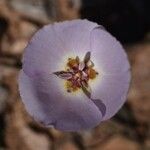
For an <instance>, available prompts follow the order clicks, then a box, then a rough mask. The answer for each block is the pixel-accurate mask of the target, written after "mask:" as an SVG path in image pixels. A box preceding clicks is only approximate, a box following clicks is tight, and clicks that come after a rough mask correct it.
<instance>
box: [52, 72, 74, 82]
mask: <svg viewBox="0 0 150 150" xmlns="http://www.w3.org/2000/svg"><path fill="white" fill-rule="evenodd" d="M53 74H55V75H57V76H58V77H59V78H61V79H65V80H68V79H71V78H72V73H70V72H66V71H58V72H54V73H53Z"/></svg>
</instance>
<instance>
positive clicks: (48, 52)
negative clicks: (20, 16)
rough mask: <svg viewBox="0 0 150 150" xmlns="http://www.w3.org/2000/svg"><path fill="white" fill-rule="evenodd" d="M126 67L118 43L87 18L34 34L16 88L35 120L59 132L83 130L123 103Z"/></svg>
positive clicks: (128, 78)
mask: <svg viewBox="0 0 150 150" xmlns="http://www.w3.org/2000/svg"><path fill="white" fill-rule="evenodd" d="M129 69H130V66H129V63H128V60H127V55H126V54H125V52H124V50H123V48H122V46H121V45H120V43H119V42H118V41H117V40H116V39H115V38H114V37H112V36H111V35H110V34H109V33H108V32H107V31H105V30H104V28H103V27H102V26H100V25H98V24H96V23H93V22H90V21H87V20H74V21H65V22H62V23H55V24H53V25H47V26H45V27H44V28H42V29H41V30H39V31H38V32H37V33H36V34H35V35H34V37H33V38H32V40H31V41H30V42H29V44H28V46H27V47H26V49H25V52H24V56H23V69H22V71H21V73H20V76H19V90H20V94H21V97H22V100H23V103H24V104H25V107H26V110H27V111H28V112H29V114H30V115H31V116H32V117H33V118H34V119H35V120H37V121H38V122H40V123H42V124H44V125H45V126H47V127H49V126H53V127H55V128H56V129H59V130H63V131H77V130H81V129H89V128H93V127H95V126H96V125H98V124H99V123H100V122H101V121H104V120H107V119H109V118H111V117H112V116H114V114H115V113H116V112H117V111H118V110H119V109H120V108H121V106H122V105H123V103H124V102H125V100H126V96H127V91H128V88H129V82H130V71H129Z"/></svg>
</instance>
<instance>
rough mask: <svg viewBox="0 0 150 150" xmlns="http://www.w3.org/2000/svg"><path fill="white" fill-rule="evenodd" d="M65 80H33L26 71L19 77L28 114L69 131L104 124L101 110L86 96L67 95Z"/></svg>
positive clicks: (43, 78) (43, 76) (53, 76)
mask: <svg viewBox="0 0 150 150" xmlns="http://www.w3.org/2000/svg"><path fill="white" fill-rule="evenodd" d="M61 81H62V79H59V78H56V77H55V75H51V76H50V77H46V76H45V74H44V75H43V74H41V75H39V76H38V79H37V78H36V79H35V80H34V79H31V78H30V77H28V76H27V75H26V74H25V73H24V72H23V71H21V73H20V77H19V90H20V93H21V97H22V100H23V103H24V104H25V107H26V109H27V111H28V112H29V113H30V115H31V116H33V118H34V119H35V120H37V121H39V122H41V123H42V124H44V125H45V126H50V125H53V126H54V127H55V128H57V129H60V130H65V131H76V130H81V129H87V128H92V127H95V126H96V125H98V124H99V123H100V121H101V120H102V114H101V112H100V111H99V109H98V108H97V106H96V105H95V104H94V103H93V102H92V101H91V100H89V99H88V98H87V97H86V96H85V95H84V94H82V93H80V94H81V95H80V96H70V95H67V94H69V93H67V92H66V91H65V89H63V87H61V86H62V85H61V84H60V82H61Z"/></svg>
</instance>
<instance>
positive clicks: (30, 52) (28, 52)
mask: <svg viewBox="0 0 150 150" xmlns="http://www.w3.org/2000/svg"><path fill="white" fill-rule="evenodd" d="M66 53H67V50H66V49H65V48H64V47H63V46H62V44H61V43H60V42H59V39H58V38H57V36H56V34H55V31H54V30H53V25H47V26H45V27H44V28H42V29H40V30H39V31H38V32H37V33H36V34H35V35H34V36H33V38H32V39H31V41H30V42H29V44H28V45H27V47H26V48H25V52H24V55H23V70H24V72H25V73H26V74H28V76H37V75H38V74H39V72H44V73H47V74H49V73H52V72H55V71H58V70H62V69H63V67H64V66H63V67H62V61H63V57H62V56H63V55H65V54H66Z"/></svg>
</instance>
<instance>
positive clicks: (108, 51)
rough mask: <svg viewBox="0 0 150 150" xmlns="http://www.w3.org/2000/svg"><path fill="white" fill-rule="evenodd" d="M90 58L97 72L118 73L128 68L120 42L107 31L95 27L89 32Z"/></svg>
mask: <svg viewBox="0 0 150 150" xmlns="http://www.w3.org/2000/svg"><path fill="white" fill-rule="evenodd" d="M91 50H92V55H91V57H92V58H91V60H93V61H94V64H95V66H96V68H98V69H99V70H98V71H99V73H101V72H102V73H104V74H118V73H123V72H127V71H128V70H129V62H128V59H127V55H126V53H125V51H124V49H123V47H122V46H121V44H120V43H119V42H118V41H117V40H116V39H115V38H114V37H113V36H111V35H110V34H109V33H108V32H106V31H105V30H102V29H101V28H95V29H94V30H93V31H92V33H91Z"/></svg>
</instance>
